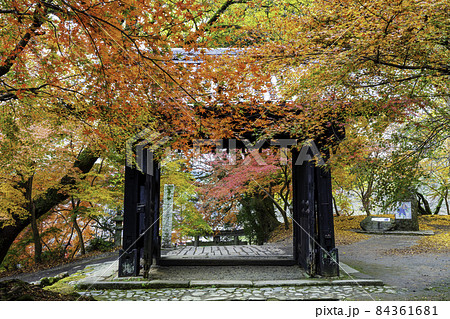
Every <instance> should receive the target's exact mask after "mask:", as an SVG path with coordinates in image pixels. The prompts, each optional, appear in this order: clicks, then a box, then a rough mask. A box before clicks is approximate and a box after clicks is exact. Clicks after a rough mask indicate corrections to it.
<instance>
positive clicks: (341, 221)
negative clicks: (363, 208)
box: [334, 215, 370, 246]
mask: <svg viewBox="0 0 450 319" xmlns="http://www.w3.org/2000/svg"><path fill="white" fill-rule="evenodd" d="M366 217H367V216H366V215H358V216H335V217H334V235H335V240H336V246H342V245H349V244H353V243H356V242H358V241H361V240H365V239H368V238H369V237H370V236H368V235H365V234H361V233H356V232H354V231H353V230H354V229H361V227H360V225H359V223H360V222H361V221H362V220H363V219H364V218H366Z"/></svg>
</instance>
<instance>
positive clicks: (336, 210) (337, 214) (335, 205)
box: [331, 196, 341, 216]
mask: <svg viewBox="0 0 450 319" xmlns="http://www.w3.org/2000/svg"><path fill="white" fill-rule="evenodd" d="M331 198H332V199H333V206H334V211H335V212H336V216H341V214H339V210H338V207H337V204H336V200H335V199H334V196H331Z"/></svg>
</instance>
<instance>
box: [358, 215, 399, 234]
mask: <svg viewBox="0 0 450 319" xmlns="http://www.w3.org/2000/svg"><path fill="white" fill-rule="evenodd" d="M359 224H360V226H361V228H362V229H363V230H365V231H386V230H392V229H394V227H395V221H394V220H393V219H392V218H384V217H374V216H367V217H366V218H364V219H363V220H362V221H361V223H359Z"/></svg>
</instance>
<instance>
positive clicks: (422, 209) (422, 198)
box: [416, 192, 432, 215]
mask: <svg viewBox="0 0 450 319" xmlns="http://www.w3.org/2000/svg"><path fill="white" fill-rule="evenodd" d="M416 195H417V197H419V213H420V214H421V215H432V213H431V209H430V204H429V203H428V201H427V199H426V198H425V196H423V195H422V194H421V193H419V192H416ZM421 202H422V203H423V207H422V205H421Z"/></svg>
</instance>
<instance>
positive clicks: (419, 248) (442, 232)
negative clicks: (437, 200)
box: [385, 215, 450, 255]
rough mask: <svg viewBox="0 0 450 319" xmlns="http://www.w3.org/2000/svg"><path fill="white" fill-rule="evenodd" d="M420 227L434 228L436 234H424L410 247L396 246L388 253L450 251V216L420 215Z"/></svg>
mask: <svg viewBox="0 0 450 319" xmlns="http://www.w3.org/2000/svg"><path fill="white" fill-rule="evenodd" d="M419 229H420V230H432V231H434V233H435V234H434V235H432V236H424V237H422V238H420V240H419V242H418V243H417V244H416V245H414V246H411V247H408V248H395V249H390V250H388V251H386V252H385V254H386V255H408V254H409V255H413V254H421V253H449V252H450V233H449V230H450V216H448V215H425V216H419Z"/></svg>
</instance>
